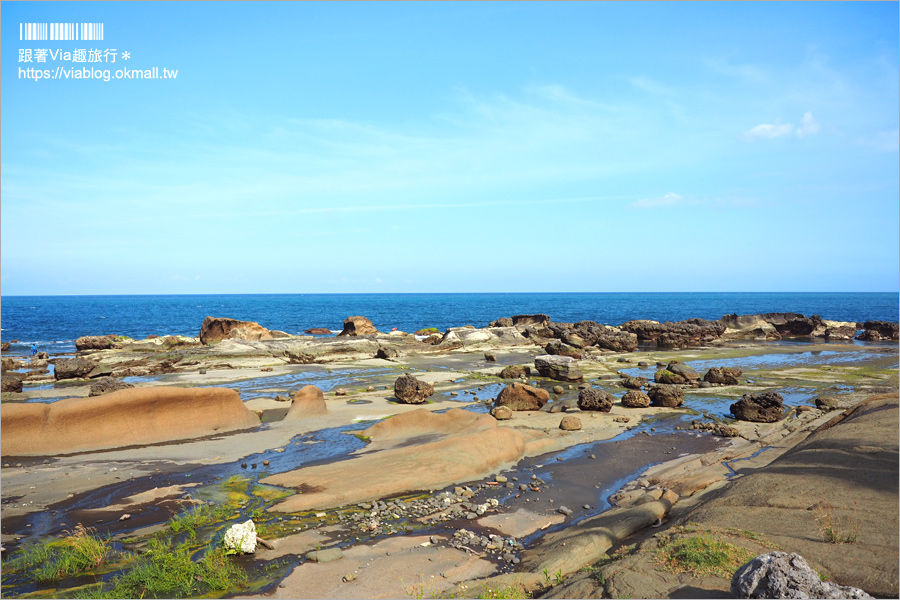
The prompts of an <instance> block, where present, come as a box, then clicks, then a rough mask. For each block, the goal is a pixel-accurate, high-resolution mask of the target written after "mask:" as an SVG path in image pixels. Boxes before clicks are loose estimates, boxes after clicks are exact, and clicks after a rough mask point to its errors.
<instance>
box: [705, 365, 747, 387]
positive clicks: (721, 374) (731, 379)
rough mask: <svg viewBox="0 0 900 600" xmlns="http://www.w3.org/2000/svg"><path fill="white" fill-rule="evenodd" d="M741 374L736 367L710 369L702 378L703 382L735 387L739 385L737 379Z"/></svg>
mask: <svg viewBox="0 0 900 600" xmlns="http://www.w3.org/2000/svg"><path fill="white" fill-rule="evenodd" d="M743 374H744V372H743V371H742V370H741V369H738V368H737V367H712V368H710V370H709V371H707V372H706V375H704V376H703V381H707V382H709V383H718V384H721V385H737V384H738V383H740V382H739V381H738V377H740V376H741V375H743Z"/></svg>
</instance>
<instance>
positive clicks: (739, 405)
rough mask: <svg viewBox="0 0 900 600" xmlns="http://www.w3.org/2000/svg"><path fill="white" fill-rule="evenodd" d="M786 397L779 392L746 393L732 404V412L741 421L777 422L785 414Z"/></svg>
mask: <svg viewBox="0 0 900 600" xmlns="http://www.w3.org/2000/svg"><path fill="white" fill-rule="evenodd" d="M783 403H784V398H782V397H781V394H779V393H777V392H763V393H761V394H744V395H743V396H741V399H740V400H738V401H737V402H735V403H734V404H732V405H731V408H730V410H731V414H733V415H734V418H735V419H738V420H740V421H751V422H753V423H775V422H776V421H780V420H781V418H782V416H783V414H784V406H783Z"/></svg>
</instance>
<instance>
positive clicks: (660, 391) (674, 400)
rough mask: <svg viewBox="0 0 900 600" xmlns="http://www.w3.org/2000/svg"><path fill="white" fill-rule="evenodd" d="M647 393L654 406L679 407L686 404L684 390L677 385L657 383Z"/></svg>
mask: <svg viewBox="0 0 900 600" xmlns="http://www.w3.org/2000/svg"><path fill="white" fill-rule="evenodd" d="M647 395H648V396H649V397H650V402H651V403H652V405H653V406H663V407H666V408H677V407H679V406H682V405H683V404H684V392H683V391H682V390H681V388H680V387H678V386H677V385H655V386H653V387H651V388H650V390H649V391H648V392H647Z"/></svg>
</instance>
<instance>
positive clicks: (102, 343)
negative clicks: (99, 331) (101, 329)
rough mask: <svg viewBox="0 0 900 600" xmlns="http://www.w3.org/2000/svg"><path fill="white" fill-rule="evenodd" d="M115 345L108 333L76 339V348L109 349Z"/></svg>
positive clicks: (79, 349)
mask: <svg viewBox="0 0 900 600" xmlns="http://www.w3.org/2000/svg"><path fill="white" fill-rule="evenodd" d="M112 347H113V341H112V339H111V338H110V337H109V336H107V335H85V336H82V337H80V338H78V339H77V340H75V349H76V350H78V351H81V350H109V349H110V348H112Z"/></svg>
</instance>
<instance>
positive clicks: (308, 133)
mask: <svg viewBox="0 0 900 600" xmlns="http://www.w3.org/2000/svg"><path fill="white" fill-rule="evenodd" d="M0 11H2V88H0V89H2V115H0V119H2V127H0V141H2V159H0V160H2V164H0V169H2V170H0V210H2V214H0V217H2V218H0V228H2V236H0V244H2V254H0V267H2V268H0V271H2V272H0V277H2V279H0V283H2V293H3V294H8V295H19V294H132V293H134V294H139V293H151V294H157V293H159V294H161V293H279V292H283V293H312V292H475V291H481V292H519V291H597V292H604V291H897V290H898V272H900V267H898V264H900V257H898V247H900V238H898V232H900V226H898V221H900V215H898V205H900V174H898V160H900V159H898V140H900V134H898V109H897V107H898V105H900V93H898V88H900V85H898V73H900V67H898V18H900V16H898V4H897V3H896V2H888V3H814V2H813V3H785V4H782V3H575V4H564V3H547V4H542V3H496V4H492V3H439V4H426V3H402V4H399V3H398V4H390V3H389V4H375V3H348V4H341V3H322V4H318V3H281V2H277V3H255V2H254V3H231V2H223V3H215V2H211V3H207V2H202V3H181V2H160V3H156V2H140V3H106V2H98V3H93V2H85V3H80V2H72V3H52V2H48V3H43V2H39V3H28V2H3V3H2V6H0ZM20 22H24V23H29V22H41V23H43V22H102V23H104V32H105V39H104V40H103V41H98V42H83V41H80V42H74V41H71V42H60V41H45V42H39V41H20V40H19V23H20ZM41 48H43V49H50V50H53V49H61V50H62V51H71V50H73V49H78V48H84V49H91V48H97V49H100V50H101V51H103V50H107V49H109V50H112V49H115V51H116V53H117V54H116V62H115V63H108V62H107V63H96V64H87V63H73V62H71V61H69V62H65V61H62V60H52V59H47V61H46V62H45V63H43V64H37V63H36V62H32V63H23V62H19V60H20V57H19V55H20V50H23V49H31V50H32V52H34V51H35V50H36V49H41ZM123 52H129V53H130V58H129V60H127V61H124V60H123V57H122V53H123ZM107 60H108V58H107ZM28 67H31V68H36V69H50V70H52V71H53V72H56V68H57V67H60V68H61V69H62V70H63V71H64V70H66V69H73V68H75V69H82V68H84V67H88V68H89V69H101V70H102V69H110V73H111V78H110V81H103V80H102V79H71V78H70V79H41V80H38V81H36V80H34V79H29V78H26V77H25V76H24V75H20V73H21V71H20V69H26V68H28ZM123 67H124V68H127V69H129V70H134V69H139V70H143V69H151V68H153V67H157V68H158V69H159V71H160V72H162V69H163V68H166V69H170V70H177V71H178V74H177V77H176V78H174V79H156V80H134V79H130V80H125V79H115V72H116V70H117V69H121V68H123Z"/></svg>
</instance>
